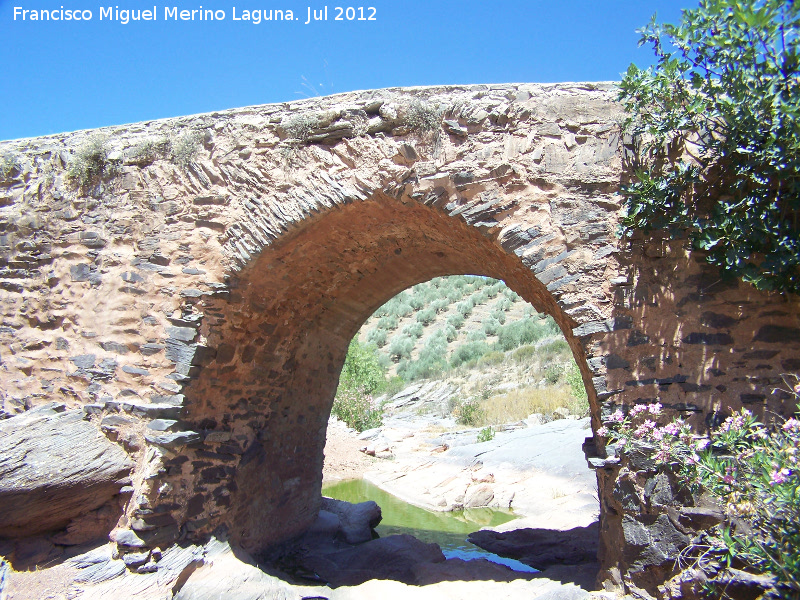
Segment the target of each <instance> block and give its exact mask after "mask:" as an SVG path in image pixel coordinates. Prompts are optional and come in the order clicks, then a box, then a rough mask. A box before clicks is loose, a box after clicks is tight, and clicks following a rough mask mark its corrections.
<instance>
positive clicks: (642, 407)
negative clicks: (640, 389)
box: [631, 404, 647, 417]
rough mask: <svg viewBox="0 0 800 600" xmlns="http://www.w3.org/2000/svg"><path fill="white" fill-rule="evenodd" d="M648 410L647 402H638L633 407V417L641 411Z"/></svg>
mask: <svg viewBox="0 0 800 600" xmlns="http://www.w3.org/2000/svg"><path fill="white" fill-rule="evenodd" d="M643 412H647V405H646V404H637V405H636V406H634V407H633V408H632V409H631V417H635V416H636V415H638V414H639V413H643Z"/></svg>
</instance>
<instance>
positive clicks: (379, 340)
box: [367, 327, 387, 348]
mask: <svg viewBox="0 0 800 600" xmlns="http://www.w3.org/2000/svg"><path fill="white" fill-rule="evenodd" d="M386 336H387V333H386V330H385V329H379V328H377V327H376V328H375V329H370V330H369V333H368V334H367V341H368V342H369V343H370V344H375V345H376V346H377V347H378V348H383V347H384V346H385V345H386Z"/></svg>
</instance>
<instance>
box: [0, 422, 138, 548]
mask: <svg viewBox="0 0 800 600" xmlns="http://www.w3.org/2000/svg"><path fill="white" fill-rule="evenodd" d="M48 412H49V411H41V412H40V411H31V412H29V413H26V414H22V415H19V416H17V417H13V418H11V419H6V420H5V421H1V422H0V535H3V536H6V537H19V536H27V535H33V534H37V533H40V532H45V531H52V530H55V529H59V528H61V527H64V526H66V525H67V524H68V523H69V522H70V520H71V519H73V518H76V517H78V516H79V515H81V514H84V513H87V512H89V511H92V510H94V509H96V508H99V507H101V506H103V505H105V504H108V503H111V502H112V501H113V498H114V496H115V495H116V494H118V493H119V490H120V488H121V487H122V485H124V484H123V483H120V481H121V480H123V479H124V478H125V477H127V475H128V473H129V472H130V470H131V468H132V467H133V463H132V462H131V461H130V460H129V459H128V456H127V454H126V453H125V452H124V451H123V450H122V448H120V447H119V446H117V445H116V444H114V443H112V442H110V441H108V440H107V439H106V437H105V436H104V435H103V434H102V433H100V431H99V430H98V429H97V428H96V427H95V426H94V425H93V424H91V423H89V422H87V421H84V420H83V418H82V417H83V414H82V411H68V412H64V413H61V414H58V413H56V414H52V413H50V414H48Z"/></svg>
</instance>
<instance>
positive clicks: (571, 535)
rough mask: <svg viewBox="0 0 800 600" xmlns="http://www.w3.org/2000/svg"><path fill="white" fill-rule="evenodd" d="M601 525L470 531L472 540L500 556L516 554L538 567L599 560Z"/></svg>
mask: <svg viewBox="0 0 800 600" xmlns="http://www.w3.org/2000/svg"><path fill="white" fill-rule="evenodd" d="M599 538H600V529H599V527H598V525H597V523H594V524H593V525H590V526H589V527H575V528H573V529H569V530H567V531H557V530H552V529H515V530H512V531H506V532H497V531H491V530H488V529H482V530H480V531H476V532H474V533H471V534H469V541H470V542H472V543H473V544H475V545H476V546H480V547H481V548H483V549H484V550H488V551H489V552H493V553H494V554H497V555H499V556H506V557H508V558H514V559H517V560H519V561H520V562H523V563H525V564H526V565H530V566H532V567H533V568H534V569H538V570H540V571H541V570H544V569H546V568H547V567H550V566H552V565H562V564H563V565H578V564H581V563H594V562H596V561H597V547H598V546H597V543H598V540H599Z"/></svg>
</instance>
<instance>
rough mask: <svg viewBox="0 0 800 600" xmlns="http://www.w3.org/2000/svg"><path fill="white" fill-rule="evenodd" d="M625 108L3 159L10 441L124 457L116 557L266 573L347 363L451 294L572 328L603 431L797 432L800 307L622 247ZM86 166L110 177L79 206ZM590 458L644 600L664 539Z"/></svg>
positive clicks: (324, 109)
mask: <svg viewBox="0 0 800 600" xmlns="http://www.w3.org/2000/svg"><path fill="white" fill-rule="evenodd" d="M614 98H615V92H614V89H613V86H612V85H610V84H559V85H532V84H531V85H497V86H487V85H482V86H467V87H447V88H415V89H390V90H377V91H368V92H354V93H349V94H342V95H338V96H333V97H329V98H321V99H309V100H304V101H298V102H292V103H288V104H280V105H267V106H260V107H250V108H244V109H235V110H230V111H222V112H219V113H213V114H207V115H197V116H192V117H184V118H179V119H167V120H162V121H154V122H149V123H139V124H134V125H126V126H121V127H112V128H105V129H102V130H97V131H87V132H76V133H71V134H64V135H57V136H49V137H44V138H36V139H28V140H17V141H11V142H2V143H0V156H2V157H3V160H4V161H6V162H5V163H4V164H12V165H13V168H10V169H7V172H8V175H7V176H6V177H5V180H4V181H2V182H0V314H1V315H2V324H0V359H2V364H1V365H0V368H2V380H1V383H0V385H1V387H2V411H3V412H2V415H3V416H11V415H14V414H16V413H19V412H22V411H25V410H27V409H29V408H32V407H34V406H37V405H40V404H44V403H47V402H50V401H53V400H56V401H59V402H62V403H64V404H66V405H67V407H68V408H81V409H82V410H83V411H84V413H85V415H86V419H87V420H88V421H90V422H91V423H94V424H95V425H96V426H97V427H98V429H99V430H101V431H103V432H104V433H105V434H106V435H107V436H109V437H110V439H112V440H115V441H117V442H119V443H120V444H121V445H123V446H124V448H125V449H126V450H127V452H128V453H129V454H130V455H131V457H132V459H133V460H134V461H135V464H136V466H135V468H134V471H133V473H132V475H131V481H132V483H131V487H132V489H133V491H132V493H131V495H130V500H129V501H128V502H127V504H126V506H125V511H124V514H123V515H121V517H120V520H119V522H118V526H117V527H116V528H115V530H114V531H113V532H112V533H111V537H112V539H114V540H116V541H117V543H118V545H119V547H120V549H121V550H122V551H126V550H128V551H130V550H133V549H137V548H152V547H155V546H159V545H162V546H163V545H165V544H168V543H171V542H172V541H174V540H177V539H199V538H202V537H203V536H205V535H207V534H208V533H210V532H212V531H214V530H216V529H217V528H220V527H224V528H226V529H227V531H228V532H229V534H230V535H231V537H232V539H233V540H234V541H235V542H237V543H240V544H241V545H242V546H244V547H245V548H246V549H248V550H250V551H254V552H260V551H266V550H268V549H270V548H271V547H273V546H275V545H276V544H279V543H280V542H282V541H284V540H286V539H289V538H291V537H292V536H294V535H296V534H298V533H300V532H302V531H303V530H304V529H305V528H306V527H307V526H308V525H309V524H310V523H311V522H312V521H313V519H314V518H315V515H316V512H317V510H318V508H319V490H320V483H321V467H322V459H323V456H322V449H323V446H324V439H325V429H326V424H327V419H328V415H329V412H330V405H331V402H332V399H333V394H334V392H335V388H336V384H337V380H338V374H339V371H340V369H341V365H342V363H343V361H344V356H345V353H346V349H347V344H348V342H349V340H350V338H351V337H352V336H353V334H354V333H355V332H356V331H357V330H358V328H359V326H360V325H361V323H363V321H364V320H365V319H366V318H367V317H368V316H369V315H370V314H371V312H372V311H373V310H374V309H376V308H377V307H378V306H380V304H382V303H383V302H385V301H386V300H387V299H388V298H390V297H391V296H393V295H394V294H396V293H397V292H399V291H401V290H402V289H405V288H407V287H408V286H410V285H413V284H415V283H418V282H421V281H426V280H428V279H430V278H432V277H436V276H440V275H448V274H459V273H475V274H482V275H487V276H491V277H497V278H500V279H503V280H505V281H506V283H507V284H508V285H509V286H510V287H512V288H513V289H514V290H515V291H517V292H518V293H519V294H520V295H521V296H523V297H524V298H525V299H526V300H528V301H529V302H532V303H533V304H534V306H536V308H537V309H539V310H541V311H545V312H547V313H549V314H551V315H552V316H553V317H554V318H555V320H556V321H557V322H558V323H559V325H560V326H561V328H562V330H563V331H564V334H565V337H566V339H567V341H568V342H569V344H570V346H571V347H572V349H573V352H574V354H575V357H576V360H577V362H578V365H579V367H580V368H581V371H582V374H583V377H584V382H585V383H586V385H587V389H588V391H589V398H590V404H591V406H592V417H593V425H594V427H595V429H596V428H597V427H598V426H599V424H600V421H601V418H602V413H603V412H604V411H607V410H609V406H610V405H611V404H632V403H635V402H640V401H645V400H649V399H653V398H656V397H657V398H658V399H659V400H660V401H661V402H662V403H663V404H665V405H666V406H668V407H670V408H672V409H674V410H677V411H680V412H682V413H684V414H685V415H687V416H691V419H692V421H693V423H694V424H695V425H696V426H697V427H699V428H702V427H705V426H707V425H708V424H712V423H714V422H716V421H718V420H719V419H720V418H722V417H724V415H725V414H727V413H729V412H730V411H731V410H735V409H736V408H738V407H739V406H741V405H743V404H744V405H747V406H749V407H752V408H754V409H756V410H759V411H763V410H764V409H766V408H767V407H769V408H771V409H772V410H775V411H778V412H781V411H782V412H784V413H785V412H786V410H788V409H790V407H785V406H783V405H782V400H783V399H782V398H781V396H780V395H779V394H775V393H773V389H774V388H775V387H776V386H777V385H778V384H779V383H780V374H781V373H782V372H785V371H792V370H795V371H796V370H798V369H800V364H798V359H797V357H798V356H800V316H799V315H800V311H798V302H797V299H796V298H791V299H787V298H786V297H783V296H781V295H777V294H775V295H771V294H762V293H757V292H755V291H754V290H753V289H751V288H749V287H748V286H745V285H743V284H736V283H730V282H723V281H720V280H719V277H718V275H717V274H716V273H715V272H714V271H713V270H712V269H710V268H709V267H707V266H705V264H704V263H703V262H702V260H701V257H699V256H698V255H697V254H696V253H695V254H692V253H691V252H690V250H689V249H688V248H687V247H686V244H685V243H683V242H680V241H677V242H676V241H670V240H666V239H661V238H659V237H658V236H654V237H649V238H647V239H646V240H644V239H634V240H632V241H624V242H623V241H621V240H619V239H618V238H617V237H616V236H615V230H616V225H617V222H618V213H619V210H620V208H621V206H622V199H621V197H620V195H619V188H620V184H621V183H622V182H623V181H624V180H625V177H626V174H625V171H624V168H623V160H622V159H623V157H624V154H625V152H626V148H625V146H624V144H623V143H622V142H621V139H620V130H619V125H620V123H621V121H622V114H621V109H620V107H619V106H618V105H617V104H616V103H615V101H614ZM91 143H94V144H95V147H105V149H106V151H103V152H101V159H100V160H95V159H93V158H91V156H92V155H91V154H90V153H87V148H88V146H89V145H90V144H91ZM87 156H89V159H87ZM94 156H95V157H96V156H97V154H96V153H95V155H94ZM78 160H83V162H84V164H89V165H95V166H96V167H97V170H98V171H99V172H100V171H101V172H102V176H101V177H99V178H95V179H94V180H92V181H90V182H88V183H87V184H86V185H83V186H81V185H79V184H78V183H76V180H75V178H74V177H72V178H70V177H69V175H68V173H69V171H70V169H72V172H73V173H74V172H75V165H76V164H78V162H77V161H78ZM93 161H94V162H93ZM587 449H588V451H589V453H590V457H591V458H592V459H593V460H592V461H591V462H592V464H593V465H594V466H595V467H598V481H599V485H600V496H601V529H602V532H603V533H602V539H601V548H602V549H601V560H602V562H603V565H604V568H605V572H604V573H605V577H607V578H609V580H611V581H616V582H617V583H619V584H622V583H623V582H627V583H630V584H631V585H637V586H638V587H644V588H648V589H652V588H653V584H652V582H650V581H649V580H648V581H647V582H645V583H642V581H640V580H639V579H637V580H636V581H633V580H632V579H631V577H632V575H631V573H638V572H641V571H642V570H643V569H646V568H649V567H651V566H652V564H650V563H648V564H645V563H646V562H647V561H646V560H645V559H643V558H642V556H643V552H644V550H643V549H642V548H644V547H645V546H646V545H647V544H645V545H644V546H643V545H642V539H643V538H642V535H641V532H640V531H639V529H636V528H635V527H631V526H630V523H631V522H632V521H631V520H633V521H635V522H636V523H645V522H647V523H645V525H643V526H642V527H643V531H645V535H648V534H647V532H648V531H650V529H648V527H649V523H650V522H651V521H653V519H650V516H648V515H644V512H643V510H642V508H641V506H640V507H638V508H637V507H635V506H633V505H630V503H629V504H628V505H626V506H627V508H626V507H625V506H623V505H622V504H620V502H619V500H618V498H616V497H615V495H614V494H615V492H614V489H615V488H614V486H615V485H616V482H617V479H618V477H619V476H620V475H619V473H620V466H619V465H617V464H616V463H614V461H613V460H605V454H604V449H603V447H602V444H601V443H600V442H599V440H598V443H597V444H594V445H592V444H589V445H588V446H587ZM617 496H619V494H617ZM643 515H644V516H643ZM79 516H80V515H77V514H76V515H75V518H76V519H77V518H79ZM645 516H646V517H647V518H645ZM648 519H649V520H648ZM653 531H655V530H653ZM632 532H633V533H632ZM3 535H8V534H7V533H5V532H2V531H0V536H3ZM654 535H657V534H654ZM648 543H650V542H648ZM651 562H652V561H651Z"/></svg>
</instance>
